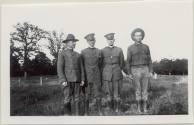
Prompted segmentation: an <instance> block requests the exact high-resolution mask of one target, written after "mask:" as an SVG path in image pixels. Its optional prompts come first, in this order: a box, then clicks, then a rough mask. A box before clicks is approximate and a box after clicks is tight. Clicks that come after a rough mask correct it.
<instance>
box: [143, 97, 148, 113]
mask: <svg viewBox="0 0 194 125" xmlns="http://www.w3.org/2000/svg"><path fill="white" fill-rule="evenodd" d="M147 111H148V110H147V101H146V100H144V101H143V112H144V113H147Z"/></svg>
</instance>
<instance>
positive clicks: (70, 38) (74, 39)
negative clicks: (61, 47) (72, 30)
mask: <svg viewBox="0 0 194 125" xmlns="http://www.w3.org/2000/svg"><path fill="white" fill-rule="evenodd" d="M68 41H74V42H77V41H79V40H78V39H76V38H75V36H74V35H73V34H68V35H67V38H66V39H65V40H63V43H66V42H68Z"/></svg>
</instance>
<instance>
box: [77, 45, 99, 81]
mask: <svg viewBox="0 0 194 125" xmlns="http://www.w3.org/2000/svg"><path fill="white" fill-rule="evenodd" d="M81 55H82V59H83V64H84V69H85V72H86V73H85V74H86V81H87V82H88V83H96V84H100V82H101V75H100V65H101V52H100V50H99V49H97V48H90V47H89V48H86V49H84V50H82V52H81Z"/></svg>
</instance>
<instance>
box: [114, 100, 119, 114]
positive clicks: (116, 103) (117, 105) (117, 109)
mask: <svg viewBox="0 0 194 125" xmlns="http://www.w3.org/2000/svg"><path fill="white" fill-rule="evenodd" d="M119 107H120V101H119V100H115V112H116V113H118V112H119Z"/></svg>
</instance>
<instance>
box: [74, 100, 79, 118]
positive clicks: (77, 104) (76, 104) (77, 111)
mask: <svg viewBox="0 0 194 125" xmlns="http://www.w3.org/2000/svg"><path fill="white" fill-rule="evenodd" d="M74 106H75V107H74V108H75V115H76V116H78V115H79V101H75V105H74Z"/></svg>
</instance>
